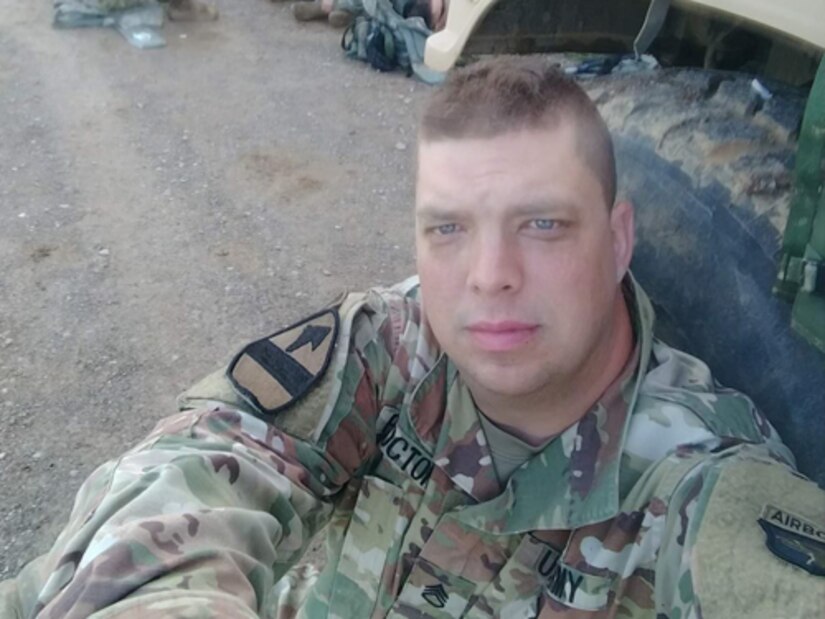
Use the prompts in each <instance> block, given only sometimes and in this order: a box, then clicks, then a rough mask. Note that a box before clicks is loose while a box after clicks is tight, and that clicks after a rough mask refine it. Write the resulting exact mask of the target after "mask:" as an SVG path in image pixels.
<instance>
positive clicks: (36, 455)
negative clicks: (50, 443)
mask: <svg viewBox="0 0 825 619" xmlns="http://www.w3.org/2000/svg"><path fill="white" fill-rule="evenodd" d="M42 457H43V452H42V451H35V452H34V453H33V454H32V460H40V458H42Z"/></svg>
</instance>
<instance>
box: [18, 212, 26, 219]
mask: <svg viewBox="0 0 825 619" xmlns="http://www.w3.org/2000/svg"><path fill="white" fill-rule="evenodd" d="M17 216H18V217H19V218H20V219H24V218H25V217H26V214H25V213H19V214H18V215H17Z"/></svg>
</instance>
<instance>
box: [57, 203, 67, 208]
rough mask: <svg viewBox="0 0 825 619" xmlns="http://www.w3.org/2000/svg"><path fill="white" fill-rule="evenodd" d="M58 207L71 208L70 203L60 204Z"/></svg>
mask: <svg viewBox="0 0 825 619" xmlns="http://www.w3.org/2000/svg"><path fill="white" fill-rule="evenodd" d="M57 208H69V205H68V204H58V205H57Z"/></svg>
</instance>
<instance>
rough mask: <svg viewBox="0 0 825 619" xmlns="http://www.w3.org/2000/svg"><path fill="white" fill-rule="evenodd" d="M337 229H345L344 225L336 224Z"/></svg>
mask: <svg viewBox="0 0 825 619" xmlns="http://www.w3.org/2000/svg"><path fill="white" fill-rule="evenodd" d="M335 229H336V230H343V229H344V226H338V225H336V226H335Z"/></svg>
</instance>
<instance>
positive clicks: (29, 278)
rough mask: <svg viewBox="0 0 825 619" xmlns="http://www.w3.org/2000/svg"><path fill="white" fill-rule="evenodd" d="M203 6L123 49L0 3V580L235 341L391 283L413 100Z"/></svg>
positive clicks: (264, 9)
mask: <svg viewBox="0 0 825 619" xmlns="http://www.w3.org/2000/svg"><path fill="white" fill-rule="evenodd" d="M219 8H220V10H221V19H220V20H219V21H217V22H214V23H206V24H204V23H200V24H178V23H170V24H167V25H166V27H165V29H164V33H165V36H166V37H167V40H168V45H167V47H166V48H164V49H160V50H149V51H140V50H137V49H134V48H132V47H130V46H129V45H128V44H127V43H126V42H125V40H123V39H122V38H121V37H120V35H118V34H117V33H115V32H114V31H112V30H104V29H86V30H66V31H56V30H53V29H52V28H51V25H50V24H51V18H52V9H51V3H50V2H47V1H46V0H39V1H38V2H18V1H15V0H0V14H2V15H3V19H2V20H0V118H2V122H0V263H2V265H3V268H2V271H1V272H0V579H1V578H6V577H9V576H12V575H14V574H15V573H16V572H17V571H18V570H19V568H20V567H21V566H22V565H23V564H24V563H26V562H27V561H29V560H30V559H32V558H33V557H35V556H36V555H37V554H40V553H42V552H43V551H45V550H46V549H47V548H48V547H49V546H50V544H51V543H52V541H53V539H54V538H55V536H56V535H57V533H58V532H59V530H60V527H61V526H62V524H63V523H64V522H65V519H66V518H67V516H68V513H69V510H70V507H71V502H72V497H73V495H74V494H75V492H76V491H77V489H78V487H79V485H80V483H81V481H82V480H83V479H84V478H85V477H86V476H87V475H88V474H89V473H90V472H91V471H92V470H93V468H94V467H95V466H96V465H97V464H99V463H101V462H103V461H104V460H105V459H107V458H110V457H113V456H115V455H116V454H118V453H119V452H121V451H123V450H124V449H125V448H127V447H128V446H129V445H131V444H132V443H134V442H135V441H136V440H137V439H139V438H140V437H141V436H143V435H144V434H145V433H146V432H148V430H149V429H150V428H151V427H152V425H153V424H154V423H155V421H156V420H157V419H159V418H161V417H163V416H165V415H167V414H170V413H172V412H174V410H175V408H174V398H175V396H176V395H177V393H179V392H180V391H181V390H183V389H184V388H185V387H187V386H188V385H189V384H191V383H193V382H194V381H195V380H196V379H198V378H199V377H201V376H202V375H204V374H206V373H207V372H209V371H211V370H213V369H215V368H216V367H218V366H220V365H221V364H223V363H225V362H226V361H227V360H228V358H229V357H230V356H231V354H232V353H233V352H235V351H237V350H238V348H239V347H240V346H241V345H242V344H243V343H245V342H247V341H249V340H251V339H253V338H256V337H260V336H262V335H265V334H266V333H269V332H272V331H275V330H276V329H278V328H279V327H281V326H283V325H284V324H286V323H289V322H290V321H292V320H294V319H296V318H298V317H300V316H302V315H304V314H306V313H308V312H310V311H311V310H314V309H317V308H318V307H320V306H321V305H322V304H324V303H325V302H326V301H328V300H330V299H331V298H332V297H334V296H335V295H336V293H338V292H339V291H341V290H342V289H345V288H349V289H359V288H363V287H365V286H368V285H372V284H388V283H392V282H394V281H397V280H399V279H402V278H403V277H405V276H406V275H408V274H409V273H411V272H412V270H413V251H412V225H411V224H412V216H411V205H412V197H413V196H412V166H411V162H412V157H413V153H414V127H415V120H416V116H417V112H418V110H419V108H420V106H421V104H422V102H423V101H424V100H425V98H426V95H427V92H428V90H429V88H428V87H427V86H425V85H423V84H420V83H417V82H414V81H412V80H410V79H407V78H405V77H403V76H402V75H379V74H377V73H375V72H373V71H371V70H370V69H369V68H367V67H366V66H365V65H362V64H360V63H357V62H353V61H350V60H347V59H345V58H344V57H343V56H342V53H341V50H340V48H339V46H338V41H339V37H340V33H339V32H336V31H333V30H331V29H330V28H329V27H328V26H327V25H326V24H309V25H300V24H296V22H295V21H294V20H293V18H292V16H291V14H290V12H289V7H288V5H286V4H271V3H269V2H266V1H264V0H241V1H236V2H229V1H227V0H223V1H220V0H219Z"/></svg>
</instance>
